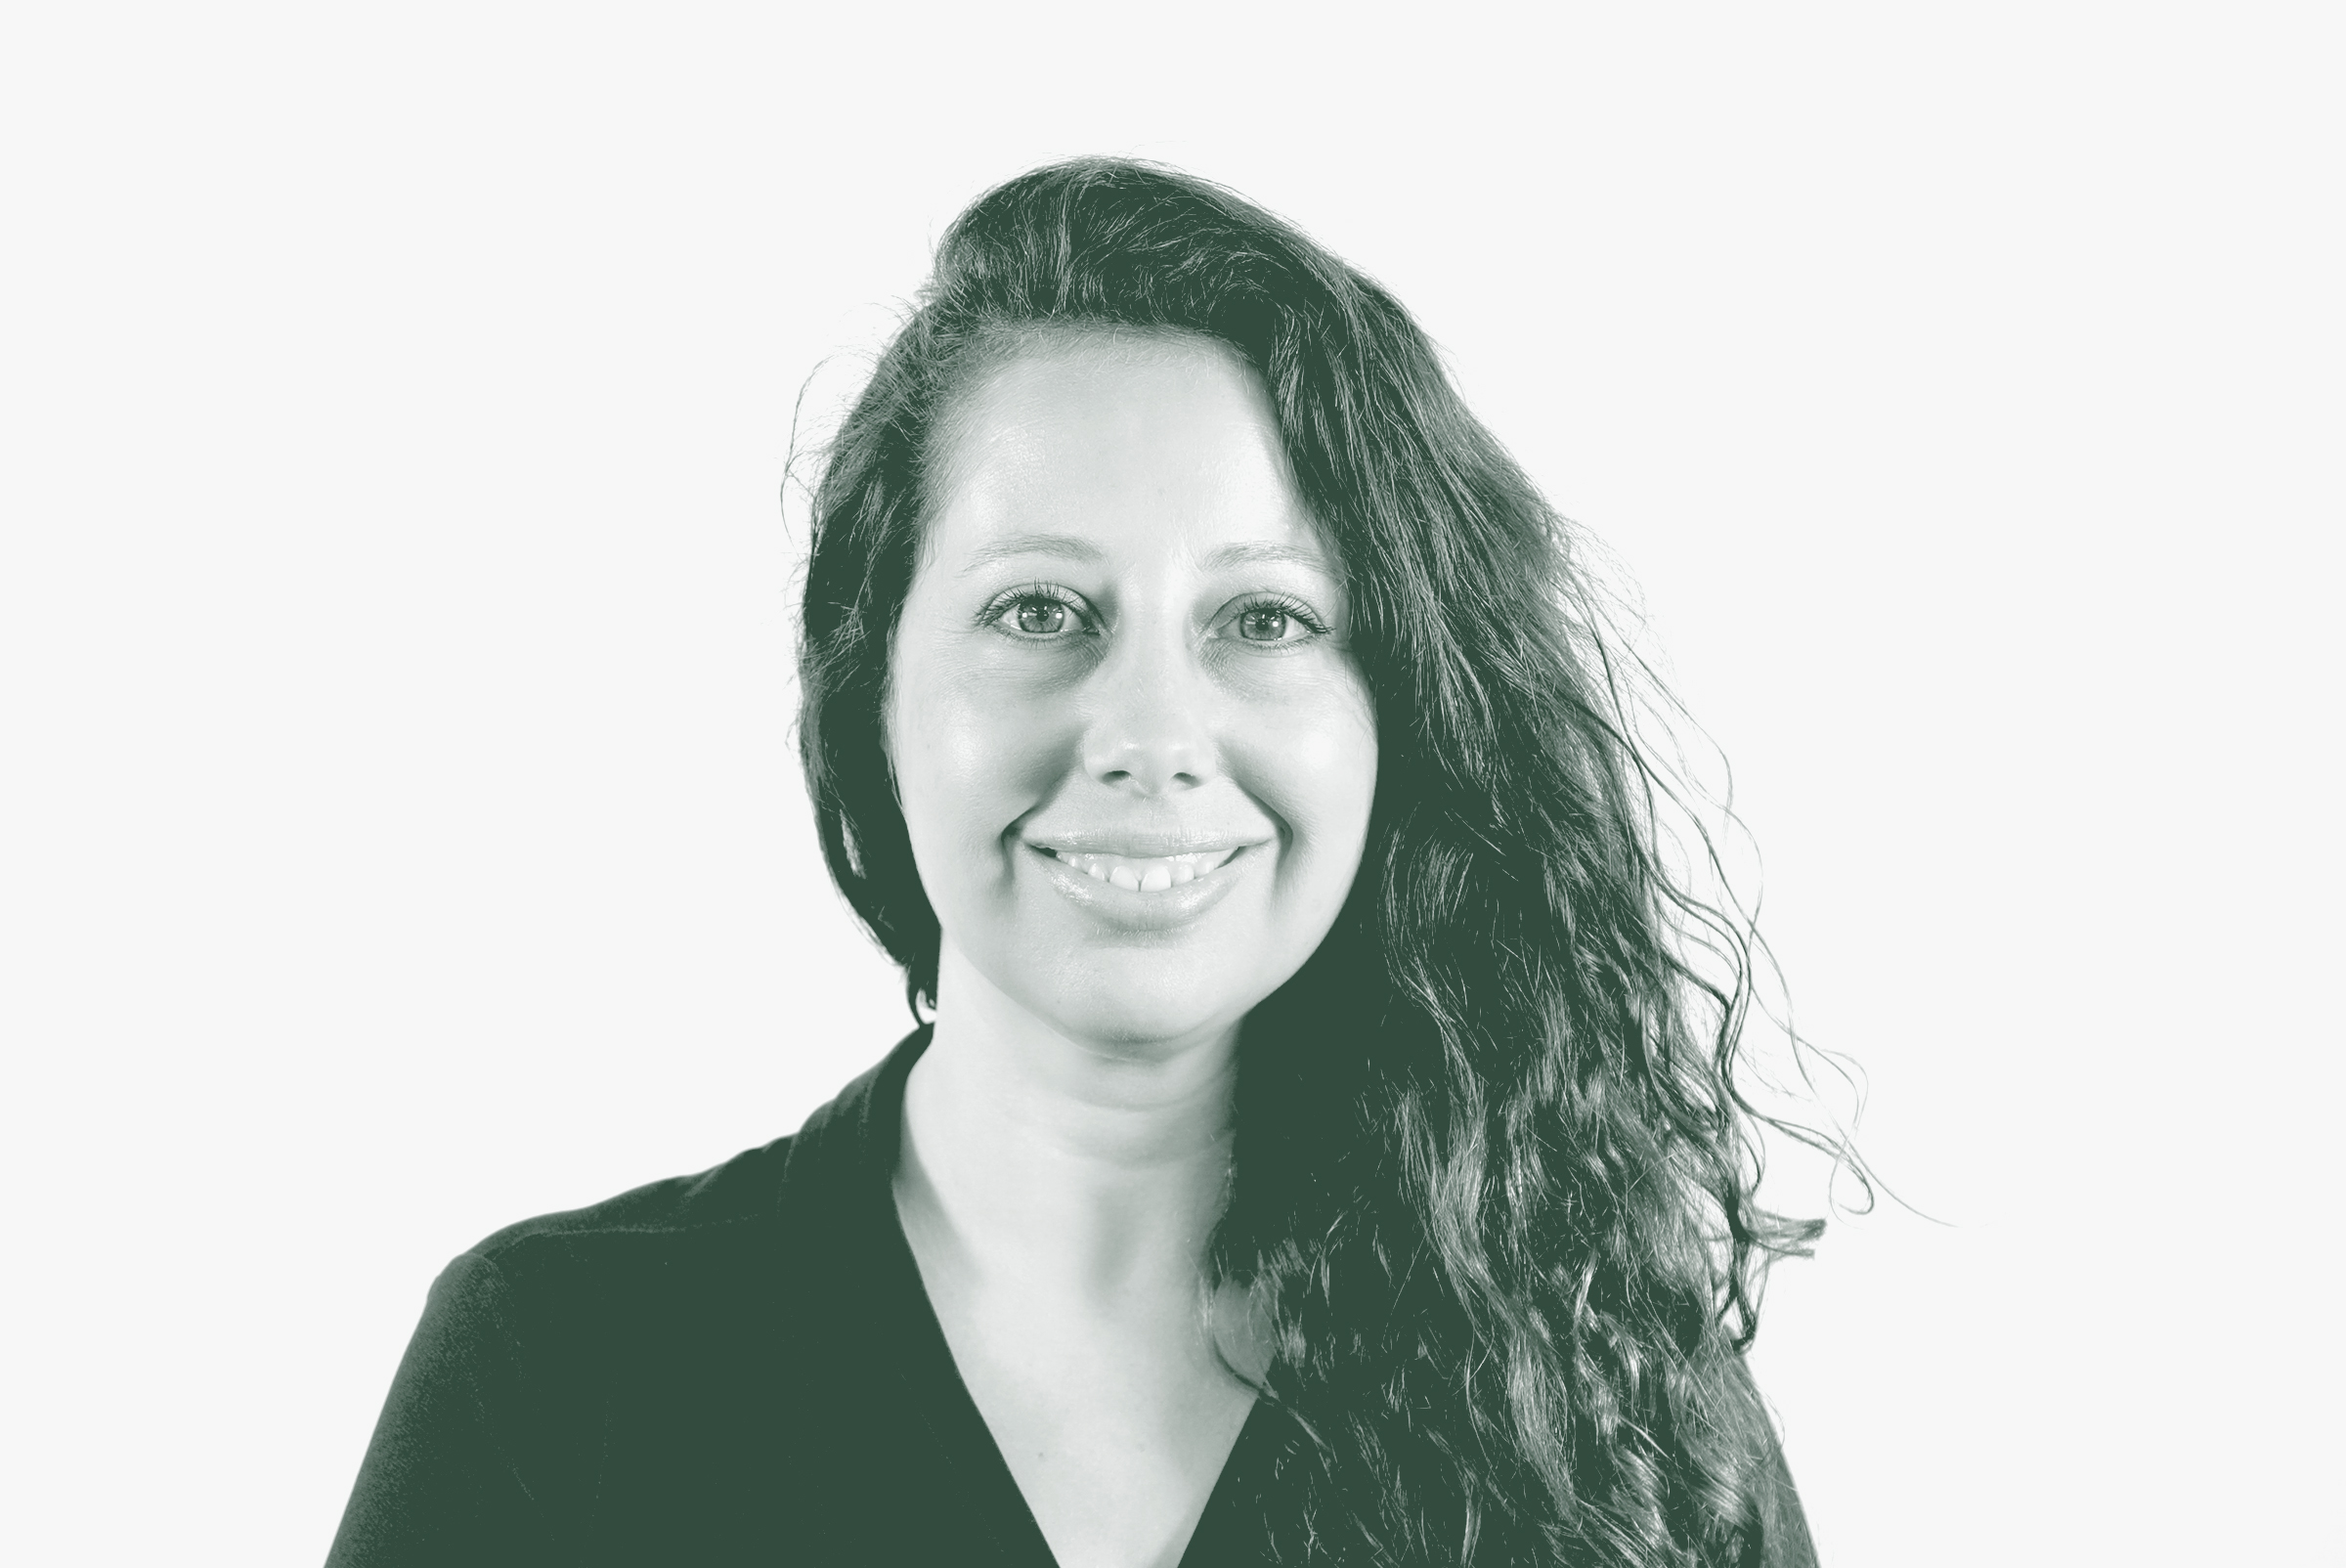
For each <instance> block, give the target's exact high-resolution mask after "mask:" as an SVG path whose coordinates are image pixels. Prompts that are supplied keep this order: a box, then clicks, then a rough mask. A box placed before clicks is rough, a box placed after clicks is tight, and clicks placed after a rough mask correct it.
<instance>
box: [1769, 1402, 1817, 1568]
mask: <svg viewBox="0 0 2346 1568" xmlns="http://www.w3.org/2000/svg"><path fill="white" fill-rule="evenodd" d="M1758 1568H1816V1547H1815V1546H1814V1545H1813V1544H1812V1543H1811V1542H1810V1541H1809V1539H1808V1515H1807V1514H1806V1512H1804V1511H1803V1509H1802V1507H1801V1495H1800V1494H1799V1493H1798V1492H1796V1491H1795V1490H1793V1485H1792V1469H1791V1466H1789V1465H1787V1464H1786V1463H1785V1462H1784V1446H1783V1444H1781V1443H1779V1442H1777V1441H1776V1440H1775V1436H1774V1434H1773V1433H1772V1432H1771V1433H1770V1434H1769V1439H1768V1445H1767V1464H1766V1467H1765V1469H1764V1470H1763V1471H1762V1472H1761V1474H1760V1481H1759V1554H1758Z"/></svg>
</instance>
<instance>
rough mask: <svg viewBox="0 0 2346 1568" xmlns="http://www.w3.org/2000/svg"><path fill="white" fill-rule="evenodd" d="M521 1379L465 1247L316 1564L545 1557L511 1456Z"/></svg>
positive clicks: (516, 1353)
mask: <svg viewBox="0 0 2346 1568" xmlns="http://www.w3.org/2000/svg"><path fill="white" fill-rule="evenodd" d="M521 1373H522V1366H521V1345H520V1341H519V1336H518V1335H517V1334H516V1332H515V1331H514V1328H513V1324H512V1314H511V1310H510V1292H509V1289H508V1286H507V1284H506V1281H505V1278H504V1276H503V1274H502V1273H501V1272H500V1270H499V1268H498V1266H497V1264H496V1262H495V1261H493V1260H492V1259H490V1258H488V1257H484V1256H482V1255H481V1254H480V1253H477V1252H467V1253H465V1254H464V1255H463V1256H461V1257H459V1258H457V1259H456V1261H455V1262H454V1263H451V1264H450V1265H449V1266H448V1267H447V1268H446V1269H445V1270H443V1271H442V1272H441V1275H440V1277H439V1279H437V1280H435V1281H434V1282H433V1283H432V1289H431V1294H430V1297H429V1298H428V1300H427V1301H426V1302H425V1305H424V1309H423V1319H422V1321H421V1322H420V1323H418V1324H417V1325H416V1327H415V1335H414V1337H413V1339H412V1340H410V1341H409V1343H408V1350H407V1354H406V1355H405V1356H404V1357H402V1358H401V1360H400V1364H399V1372H398V1373H397V1375H395V1376H394V1377H393V1378H392V1380H391V1393H390V1396H389V1398H387V1399H386V1400H385V1401H384V1403H383V1414H382V1416H381V1418H380V1419H379V1420H377V1421H376V1423H375V1428H374V1436H373V1438H372V1440H371V1441H370V1442H369V1444H368V1446H367V1458H366V1459H365V1460H364V1461H363V1462H362V1463H361V1464H360V1466H359V1479H358V1484H357V1486H356V1487H354V1488H353V1489H352V1492H351V1496H350V1503H349V1505H348V1506H347V1507H346V1508H345V1509H344V1510H343V1514H342V1527H341V1529H340V1530H338V1531H337V1532H335V1535H334V1544H333V1547H332V1549H331V1550H330V1551H328V1552H327V1554H326V1565H327V1568H409V1565H411V1564H413V1565H416V1568H421V1565H423V1564H432V1565H434V1568H465V1565H470V1564H476V1563H477V1564H484V1565H485V1564H490V1563H496V1564H500V1565H503V1568H517V1565H526V1564H533V1563H540V1562H551V1561H552V1560H553V1559H554V1555H555V1554H554V1552H553V1550H552V1549H551V1543H550V1542H549V1541H548V1540H547V1539H546V1533H545V1530H544V1527H543V1521H542V1520H541V1518H540V1516H539V1508H538V1506H537V1503H536V1502H535V1500H534V1499H533V1498H532V1495H531V1488H530V1486H529V1485H528V1484H527V1482H526V1481H525V1479H524V1474H523V1466H522V1464H521V1462H520V1457H519V1455H518V1454H517V1453H516V1452H515V1451H514V1450H515V1437H514V1432H515V1430H516V1427H517V1424H518V1421H519V1416H520V1410H521V1404H522V1392H523V1390H522V1375H521Z"/></svg>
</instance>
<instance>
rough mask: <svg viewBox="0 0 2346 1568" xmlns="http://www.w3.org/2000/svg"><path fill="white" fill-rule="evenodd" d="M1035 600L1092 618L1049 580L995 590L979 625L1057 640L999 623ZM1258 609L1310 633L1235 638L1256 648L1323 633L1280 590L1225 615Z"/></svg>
mask: <svg viewBox="0 0 2346 1568" xmlns="http://www.w3.org/2000/svg"><path fill="white" fill-rule="evenodd" d="M1036 603H1043V604H1057V605H1060V606H1062V607H1064V609H1065V610H1066V611H1067V613H1068V614H1070V615H1073V616H1076V617H1078V618H1080V619H1082V620H1084V621H1087V622H1088V621H1090V620H1091V619H1092V612H1091V611H1090V609H1088V608H1087V607H1086V606H1085V605H1084V602H1083V601H1082V600H1081V599H1079V598H1077V597H1076V596H1075V595H1074V594H1073V593H1070V592H1069V591H1067V590H1066V589H1065V588H1061V587H1059V586H1058V585H1057V584H1053V583H1029V584H1027V585H1026V586H1025V587H1023V588H1011V589H1010V590H1008V591H1007V592H1004V593H1001V594H997V595H996V596H995V597H994V598H993V599H992V600H990V601H989V602H988V603H987V604H986V607H985V609H984V610H983V611H981V612H980V613H979V620H980V622H981V623H982V624H983V625H985V626H989V627H993V628H994V629H995V630H997V631H999V632H1001V633H1002V634H1003V635H1004V636H1007V637H1013V638H1016V639H1017V640H1019V641H1021V642H1057V641H1060V640H1062V638H1063V635H1064V634H1063V633H1057V632H1020V631H1017V630H1015V629H1014V628H1011V627H1006V626H1003V625H1002V624H1001V623H1002V619H1003V617H1005V616H1007V615H1009V614H1010V613H1011V612H1012V611H1013V610H1017V609H1020V608H1021V607H1023V606H1025V605H1028V604H1036ZM1258 610H1276V611H1278V612H1279V613H1280V614H1282V615H1284V616H1286V617H1288V618H1289V619H1291V620H1293V621H1294V622H1296V623H1297V624H1298V625H1300V626H1301V627H1302V628H1303V629H1304V630H1305V631H1306V632H1310V633H1311V636H1309V637H1294V638H1288V637H1282V638H1280V639H1279V640H1277V641H1275V642H1263V641H1259V640H1256V639H1254V638H1250V637H1240V638H1238V641H1241V642H1250V643H1252V644H1253V646H1255V647H1258V648H1277V647H1282V646H1288V647H1291V646H1294V645H1295V644H1297V643H1302V642H1309V641H1312V640H1313V639H1314V638H1318V637H1324V636H1325V635H1327V625H1326V623H1325V622H1324V621H1322V620H1321V619H1320V618H1319V617H1318V616H1317V615H1314V614H1313V613H1312V609H1311V606H1309V605H1307V604H1305V603H1303V602H1302V601H1301V600H1300V599H1292V598H1289V597H1288V596H1287V595H1286V594H1284V593H1257V594H1255V595H1254V596H1253V597H1251V598H1249V599H1247V600H1245V601H1244V602H1242V603H1241V604H1239V605H1238V608H1237V609H1236V610H1235V611H1233V612H1232V614H1231V616H1230V618H1229V619H1230V620H1231V621H1232V622H1234V623H1235V622H1238V621H1242V620H1244V619H1245V618H1246V617H1247V616H1249V615H1251V614H1253V613H1255V612H1256V611H1258Z"/></svg>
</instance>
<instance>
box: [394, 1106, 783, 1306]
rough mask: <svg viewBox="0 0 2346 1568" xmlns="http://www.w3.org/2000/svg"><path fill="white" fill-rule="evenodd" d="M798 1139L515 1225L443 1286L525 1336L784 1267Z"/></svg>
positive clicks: (448, 1273) (476, 1251)
mask: <svg viewBox="0 0 2346 1568" xmlns="http://www.w3.org/2000/svg"><path fill="white" fill-rule="evenodd" d="M798 1143H799V1140H798V1138H797V1136H796V1135H793V1136H791V1137H784V1138H777V1139H775V1140H774V1141H773V1142H772V1143H769V1144H765V1145H763V1146H761V1147H760V1148H757V1149H751V1150H746V1151H744V1152H743V1153H741V1154H736V1155H734V1156H733V1157H732V1158H731V1159H728V1160H726V1161H725V1162H724V1163H722V1164H720V1165H716V1166H713V1167H711V1168H710V1169H708V1170H704V1171H700V1172H697V1173H695V1174H692V1175H688V1176H672V1177H669V1178H667V1179H665V1180H662V1181H656V1182H647V1183H645V1184H644V1185H643V1186H641V1187H634V1188H630V1189H629V1190H628V1191H627V1192H624V1193H620V1194H618V1195H616V1196H614V1197H611V1198H604V1199H602V1200H601V1201H600V1202H596V1203H589V1204H586V1206H584V1207H581V1208H573V1209H564V1210H561V1211H559V1212H556V1213H551V1214H540V1215H536V1216H533V1217H532V1218H529V1219H525V1220H521V1221H518V1222H516V1223H515V1224H511V1225H507V1226H505V1227H503V1228H502V1229H500V1230H498V1231H496V1232H494V1233H492V1234H491V1235H489V1236H486V1237H484V1238H482V1239H481V1240H480V1241H477V1242H475V1243H474V1244H473V1245H472V1246H470V1247H468V1248H466V1249H465V1250H464V1251H463V1252H462V1253H460V1254H458V1255H457V1256H456V1258H455V1259H454V1260H453V1261H452V1262H450V1264H449V1265H448V1267H447V1268H446V1269H445V1270H444V1271H442V1273H441V1276H440V1278H439V1280H438V1281H436V1282H435V1283H434V1285H433V1293H434V1294H435V1295H436V1296H445V1297H448V1298H451V1299H450V1305H451V1306H452V1307H456V1310H458V1311H459V1312H462V1313H463V1314H464V1315H465V1316H467V1317H471V1318H474V1319H475V1320H476V1322H479V1323H480V1325H481V1326H482V1327H484V1328H486V1327H489V1326H490V1324H491V1323H492V1322H493V1323H494V1324H495V1326H496V1328H498V1329H499V1330H500V1331H501V1332H502V1333H503V1334H506V1335H511V1336H514V1337H524V1338H526V1337H535V1336H536V1334H537V1333H541V1332H543V1331H544V1330H546V1329H547V1328H553V1327H555V1326H556V1325H557V1324H563V1325H569V1326H572V1327H575V1328H586V1327H587V1326H589V1325H590V1324H594V1323H598V1322H599V1323H600V1324H602V1325H604V1326H605V1327H607V1328H617V1327H619V1325H620V1323H621V1322H623V1321H626V1320H635V1321H638V1322H639V1323H640V1321H641V1319H642V1318H643V1315H644V1314H645V1313H646V1312H650V1313H652V1314H653V1315H654V1316H666V1315H673V1312H675V1311H676V1310H678V1309H680V1308H682V1307H683V1306H684V1305H685V1304H687V1303H688V1302H689V1301H690V1300H691V1298H692V1296H693V1295H694V1294H695V1293H696V1292H699V1291H703V1290H706V1289H707V1288H708V1287H709V1286H711V1285H717V1284H719V1283H721V1282H722V1281H724V1280H726V1279H728V1278H730V1279H734V1280H739V1279H741V1278H742V1277H743V1276H745V1275H749V1274H762V1273H769V1272H771V1271H772V1270H774V1269H777V1268H780V1267H783V1266H784V1265H785V1262H786V1256H785V1255H786V1253H787V1252H788V1250H789V1248H788V1246H787V1243H786V1241H785V1239H784V1238H783V1236H782V1235H781V1234H780V1226H781V1221H782V1218H783V1215H784V1212H785V1208H786V1205H785V1198H786V1195H787V1192H788V1187H789V1182H790V1176H791V1163H792V1159H791V1156H792V1154H793V1152H794V1150H795V1148H796V1147H797V1145H798ZM459 1304H460V1305H459Z"/></svg>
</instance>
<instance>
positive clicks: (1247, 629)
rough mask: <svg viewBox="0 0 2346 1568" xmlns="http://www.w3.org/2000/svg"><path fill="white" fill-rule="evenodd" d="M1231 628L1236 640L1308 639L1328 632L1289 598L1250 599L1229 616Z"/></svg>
mask: <svg viewBox="0 0 2346 1568" xmlns="http://www.w3.org/2000/svg"><path fill="white" fill-rule="evenodd" d="M1230 627H1231V631H1232V632H1234V633H1235V634H1236V635H1237V636H1238V640H1239V641H1241V642H1254V643H1265V644H1276V643H1282V642H1284V643H1298V642H1308V641H1310V640H1311V639H1312V638H1314V637H1317V636H1321V635H1324V634H1325V632H1326V631H1327V628H1326V627H1325V626H1323V625H1321V624H1320V620H1319V617H1317V616H1315V615H1313V614H1312V612H1311V611H1310V610H1308V609H1306V608H1305V607H1304V606H1303V605H1301V604H1298V603H1297V602H1296V601H1294V600H1293V599H1288V598H1263V599H1253V600H1250V601H1248V602H1247V603H1245V604H1242V605H1240V606H1239V607H1238V614H1236V615H1234V616H1232V617H1231V620H1230Z"/></svg>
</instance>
